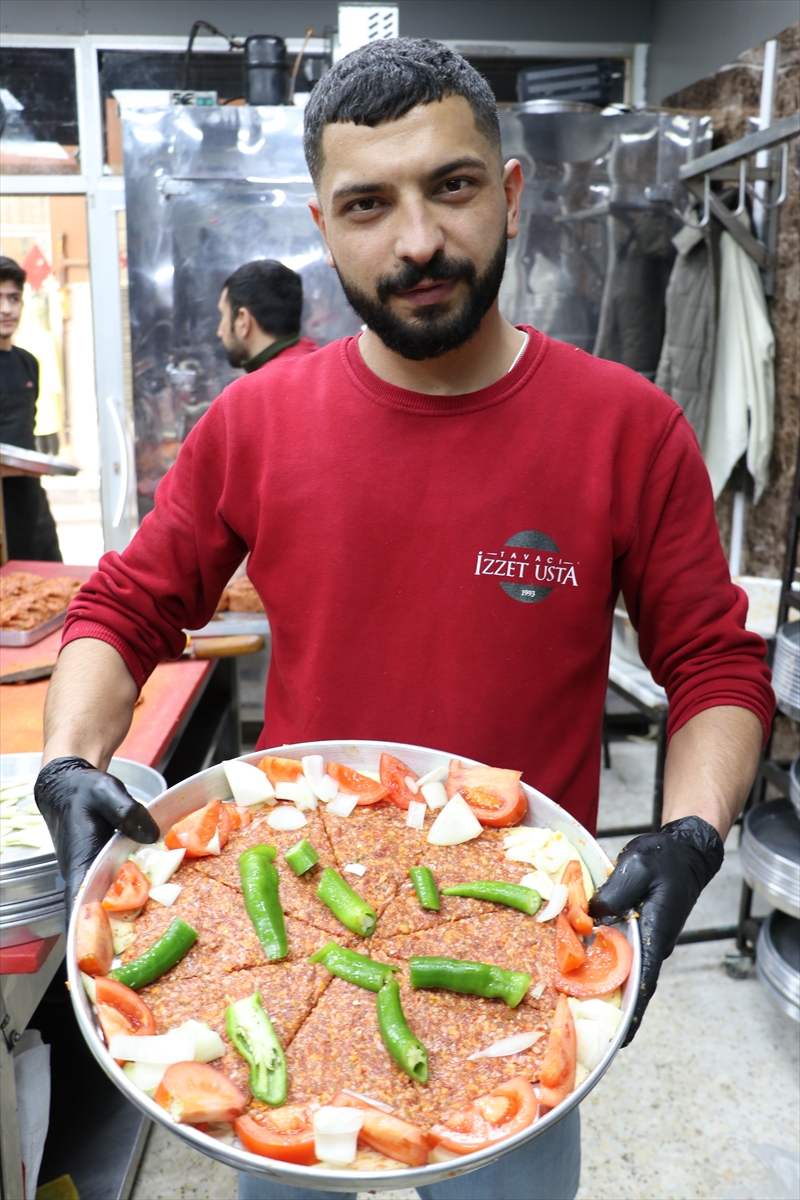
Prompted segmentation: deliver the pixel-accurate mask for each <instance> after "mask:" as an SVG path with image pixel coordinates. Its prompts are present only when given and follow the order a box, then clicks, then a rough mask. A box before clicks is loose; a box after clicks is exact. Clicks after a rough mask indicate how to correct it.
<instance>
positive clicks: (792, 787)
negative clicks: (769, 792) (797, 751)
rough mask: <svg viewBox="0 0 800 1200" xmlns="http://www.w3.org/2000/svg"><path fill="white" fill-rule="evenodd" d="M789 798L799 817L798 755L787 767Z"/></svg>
mask: <svg viewBox="0 0 800 1200" xmlns="http://www.w3.org/2000/svg"><path fill="white" fill-rule="evenodd" d="M789 799H790V800H791V802H792V804H793V805H794V807H795V811H796V812H797V815H798V817H800V755H798V757H797V758H796V759H795V760H794V762H793V763H792V765H791V767H790V768H789Z"/></svg>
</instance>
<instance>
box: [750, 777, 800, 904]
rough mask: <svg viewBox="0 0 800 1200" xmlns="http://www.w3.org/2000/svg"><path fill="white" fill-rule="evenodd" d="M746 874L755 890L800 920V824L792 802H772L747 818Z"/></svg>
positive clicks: (753, 810)
mask: <svg viewBox="0 0 800 1200" xmlns="http://www.w3.org/2000/svg"><path fill="white" fill-rule="evenodd" d="M739 854H740V857H741V863H742V872H743V874H744V877H745V879H746V880H747V882H748V883H749V884H750V887H751V888H753V890H754V891H756V892H758V894H759V895H760V896H763V897H764V899H765V900H768V901H769V902H770V904H773V905H774V906H775V908H779V909H780V910H781V912H785V913H788V914H789V916H790V917H800V821H799V820H798V817H797V813H796V812H795V810H794V808H793V806H792V805H791V804H790V803H789V801H788V800H784V799H780V800H768V801H767V803H766V804H759V805H757V807H756V808H751V809H750V812H749V813H748V814H747V816H746V817H745V819H744V830H743V832H742V842H741V846H740V848H739Z"/></svg>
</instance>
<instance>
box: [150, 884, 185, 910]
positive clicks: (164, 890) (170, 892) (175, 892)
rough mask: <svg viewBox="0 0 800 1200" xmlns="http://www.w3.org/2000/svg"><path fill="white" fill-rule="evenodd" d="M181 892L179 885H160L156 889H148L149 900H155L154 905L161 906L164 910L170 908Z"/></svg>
mask: <svg viewBox="0 0 800 1200" xmlns="http://www.w3.org/2000/svg"><path fill="white" fill-rule="evenodd" d="M182 891H183V888H182V886H181V885H180V884H179V883H161V884H159V885H158V887H151V888H150V899H151V900H155V902H156V904H163V905H164V908H172V906H173V904H174V903H175V901H176V900H177V899H178V896H180V894H181V892H182Z"/></svg>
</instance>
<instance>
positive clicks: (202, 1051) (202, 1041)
mask: <svg viewBox="0 0 800 1200" xmlns="http://www.w3.org/2000/svg"><path fill="white" fill-rule="evenodd" d="M181 1030H186V1031H187V1032H188V1033H190V1034H191V1035H192V1037H193V1038H194V1061H195V1062H202V1063H208V1062H213V1061H214V1059H215V1058H221V1057H222V1055H223V1054H224V1053H225V1043H224V1042H223V1040H222V1038H221V1037H220V1036H219V1034H218V1033H216V1032H215V1030H213V1029H212V1028H211V1027H210V1026H209V1025H206V1023H205V1021H193V1020H191V1019H190V1020H188V1021H184V1022H183V1024H182V1025H179V1026H178V1030H177V1032H180V1031H181Z"/></svg>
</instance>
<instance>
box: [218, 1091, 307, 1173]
mask: <svg viewBox="0 0 800 1200" xmlns="http://www.w3.org/2000/svg"><path fill="white" fill-rule="evenodd" d="M317 1107H318V1106H317V1105H316V1104H284V1106H283V1108H273V1109H269V1110H266V1109H251V1110H250V1112H249V1113H246V1114H245V1115H244V1116H241V1117H237V1118H236V1120H235V1121H234V1123H233V1128H234V1130H235V1131H236V1134H237V1135H238V1137H239V1140H240V1141H241V1143H242V1145H243V1146H244V1148H245V1150H249V1151H250V1153H251V1154H261V1155H263V1157H264V1158H277V1159H278V1160H279V1162H290V1163H297V1165H298V1166H301V1167H310V1166H311V1164H312V1163H315V1162H316V1161H317V1155H316V1152H315V1150H314V1126H313V1124H312V1121H313V1117H314V1112H315V1110H316V1108H317Z"/></svg>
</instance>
